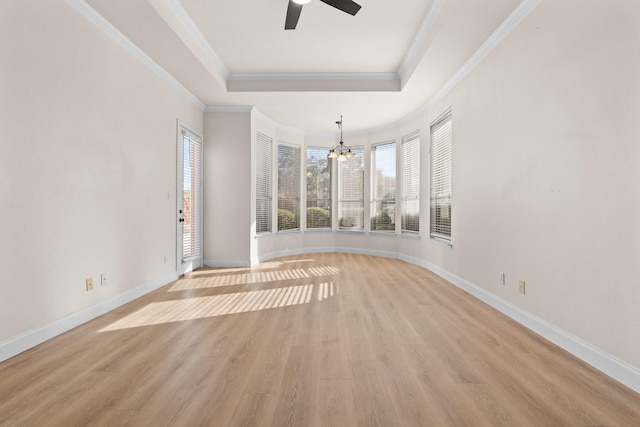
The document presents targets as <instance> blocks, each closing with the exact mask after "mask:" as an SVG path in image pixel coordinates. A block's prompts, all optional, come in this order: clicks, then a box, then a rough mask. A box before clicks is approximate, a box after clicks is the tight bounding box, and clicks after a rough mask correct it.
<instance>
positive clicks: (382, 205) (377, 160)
mask: <svg viewBox="0 0 640 427" xmlns="http://www.w3.org/2000/svg"><path fill="white" fill-rule="evenodd" d="M371 192H372V197H371V231H395V229H396V143H395V141H391V142H385V143H381V144H376V145H373V146H372V147H371Z"/></svg>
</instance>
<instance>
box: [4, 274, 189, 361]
mask: <svg viewBox="0 0 640 427" xmlns="http://www.w3.org/2000/svg"><path fill="white" fill-rule="evenodd" d="M177 279H178V276H177V274H175V273H174V274H172V275H170V276H168V277H165V278H162V279H158V280H155V281H153V282H149V283H145V284H143V285H140V286H137V287H135V288H133V289H130V290H128V291H126V292H124V293H122V294H120V295H117V296H115V297H113V298H110V299H108V300H106V301H102V302H99V303H98V304H95V305H92V306H91V307H87V308H84V309H82V310H80V311H77V312H75V313H72V314H70V315H68V316H65V317H63V318H61V319H58V320H55V321H53V322H51V323H48V324H46V325H44V326H40V327H38V328H34V329H31V330H29V331H26V332H24V333H22V334H20V335H17V336H15V337H11V338H9V339H7V340H4V341H2V342H0V362H2V361H4V360H7V359H9V358H10V357H13V356H15V355H17V354H20V353H22V352H23V351H26V350H28V349H30V348H32V347H35V346H37V345H39V344H42V343H43V342H45V341H47V340H50V339H51V338H53V337H55V336H57V335H60V334H62V333H64V332H67V331H69V330H71V329H73V328H75V327H77V326H80V325H82V324H83V323H86V322H88V321H90V320H93V319H95V318H96V317H99V316H102V315H103V314H105V313H108V312H109V311H111V310H114V309H116V308H118V307H120V306H122V305H124V304H126V303H128V302H131V301H133V300H134V299H136V298H140V297H141V296H143V295H146V294H148V293H149V292H152V291H155V290H156V289H159V288H161V287H163V286H165V285H167V284H169V283H171V282H173V281H175V280H177Z"/></svg>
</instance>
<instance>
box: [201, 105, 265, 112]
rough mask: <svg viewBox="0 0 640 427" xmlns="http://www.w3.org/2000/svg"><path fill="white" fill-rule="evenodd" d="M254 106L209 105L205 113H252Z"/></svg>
mask: <svg viewBox="0 0 640 427" xmlns="http://www.w3.org/2000/svg"><path fill="white" fill-rule="evenodd" d="M253 108H254V107H252V106H250V105H207V107H206V108H205V109H204V112H205V113H250V112H251V111H252V110H253Z"/></svg>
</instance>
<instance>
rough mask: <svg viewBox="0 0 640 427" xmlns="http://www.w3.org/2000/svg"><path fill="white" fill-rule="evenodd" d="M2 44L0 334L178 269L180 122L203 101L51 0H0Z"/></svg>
mask: <svg viewBox="0 0 640 427" xmlns="http://www.w3.org/2000/svg"><path fill="white" fill-rule="evenodd" d="M36 3H37V5H36ZM0 55H1V56H2V58H4V60H2V61H0V91H1V92H0V132H1V134H2V155H1V156H0V194H1V195H2V197H0V224H1V225H0V242H1V244H0V274H1V279H0V344H2V343H3V342H4V341H6V340H8V339H9V338H12V337H16V336H18V335H21V334H26V333H29V331H33V330H34V329H38V328H41V327H44V326H46V325H49V324H51V323H52V322H55V321H57V320H59V319H61V318H64V317H65V316H69V315H72V314H74V313H78V312H80V311H81V310H83V309H86V308H87V307H92V306H94V305H96V304H99V303H101V302H104V301H107V300H109V299H111V298H113V297H115V296H117V295H121V294H123V293H125V292H127V291H130V290H132V289H134V288H136V287H139V286H144V285H148V284H158V283H163V282H165V283H166V281H167V280H170V278H171V277H173V276H174V275H175V259H176V255H175V254H176V243H175V241H176V237H175V234H176V228H175V221H176V204H175V203H176V202H175V189H176V120H177V119H179V120H181V121H182V122H184V123H185V124H187V125H188V126H190V127H192V128H193V129H194V130H196V131H198V132H200V131H201V130H202V112H201V110H200V109H199V108H197V107H196V106H194V105H192V104H190V103H189V102H188V101H186V100H185V98H184V97H183V96H182V95H180V94H178V93H177V92H176V91H174V90H173V89H171V88H170V87H169V86H168V85H167V84H166V83H165V82H163V81H162V80H160V79H159V78H158V77H156V76H155V75H154V74H152V73H151V72H150V71H149V70H148V69H147V68H146V67H145V66H144V65H142V64H141V63H140V62H138V61H137V60H136V59H134V58H133V57H132V56H131V55H130V54H128V53H127V52H125V51H124V50H123V49H122V48H121V47H119V46H117V45H116V44H115V43H114V42H113V41H111V40H110V39H108V38H107V37H106V36H105V35H104V34H103V33H101V32H100V31H99V30H97V29H96V28H95V27H94V26H93V25H92V24H90V23H89V22H88V20H87V19H86V18H84V17H83V16H82V15H81V14H79V13H78V12H76V11H75V10H73V9H72V8H71V7H70V6H68V5H67V4H66V3H65V2H63V1H60V0H58V1H46V2H27V1H24V2H23V1H11V2H0ZM169 191H171V193H172V198H171V199H169V198H168V192H169ZM165 256H166V257H167V263H166V264H165V263H164V257H165ZM102 272H105V273H107V275H108V285H107V286H104V287H101V286H100V282H99V276H100V273H102ZM88 277H93V278H94V284H95V289H94V290H93V291H91V292H86V291H85V279H86V278H88Z"/></svg>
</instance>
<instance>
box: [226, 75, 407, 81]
mask: <svg viewBox="0 0 640 427" xmlns="http://www.w3.org/2000/svg"><path fill="white" fill-rule="evenodd" d="M399 78H400V75H399V74H398V73H234V74H230V75H229V80H231V81H290V80H298V81H309V80H398V79H399Z"/></svg>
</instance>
